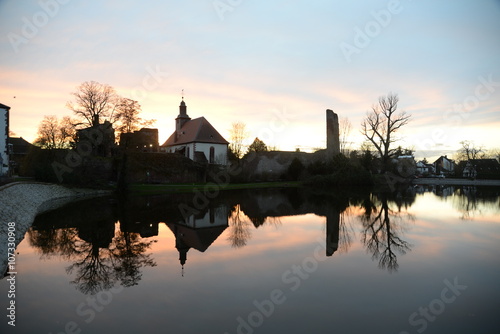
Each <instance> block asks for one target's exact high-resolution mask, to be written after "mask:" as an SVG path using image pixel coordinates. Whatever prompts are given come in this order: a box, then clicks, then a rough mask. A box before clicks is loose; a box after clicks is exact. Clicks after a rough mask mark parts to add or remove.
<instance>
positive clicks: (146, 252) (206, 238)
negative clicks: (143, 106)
mask: <svg viewBox="0 0 500 334" xmlns="http://www.w3.org/2000/svg"><path fill="white" fill-rule="evenodd" d="M414 198H415V193H403V194H401V193H400V194H394V195H390V196H388V195H383V194H382V195H381V194H378V195H372V194H370V193H369V192H358V193H353V194H348V195H347V194H343V193H340V192H315V191H312V190H304V189H297V188H292V189H261V190H255V189H254V190H238V191H225V192H221V193H220V195H219V196H217V197H216V198H214V199H212V200H211V201H209V202H207V203H206V205H205V206H204V207H203V208H197V209H193V210H189V211H188V212H189V214H186V213H185V212H186V211H185V210H180V209H179V208H180V204H182V203H184V204H185V203H193V194H191V193H186V194H170V195H162V196H146V197H131V198H122V199H116V198H104V199H103V198H100V199H94V200H86V201H80V202H76V203H72V204H70V205H67V206H65V207H63V208H60V209H58V210H54V211H51V212H46V213H44V214H41V215H39V216H37V217H36V219H35V222H34V224H33V226H32V228H31V229H30V230H29V232H28V238H29V242H30V243H31V245H32V246H34V247H35V248H37V249H38V250H39V252H40V254H41V257H42V258H44V257H45V258H48V257H53V256H60V257H62V258H63V259H65V260H69V261H70V262H71V265H69V266H68V267H67V273H68V274H69V275H70V276H71V277H72V281H71V283H72V284H74V285H75V287H76V288H77V289H78V290H80V291H81V292H83V293H85V294H95V293H97V292H99V291H102V290H106V289H109V288H111V287H113V286H114V285H116V284H120V285H123V286H125V287H130V286H134V285H137V284H139V282H140V280H141V278H142V271H143V270H144V268H146V267H154V266H156V265H157V264H156V262H155V260H154V258H153V254H152V250H151V249H152V245H153V244H154V243H155V242H157V240H156V238H155V237H157V236H158V235H159V232H160V224H164V225H165V226H166V227H168V229H169V230H170V231H171V233H172V234H173V235H174V236H175V244H172V245H171V246H172V248H174V247H175V249H176V250H177V251H178V254H179V257H178V259H179V262H178V265H179V266H180V267H181V273H182V274H184V267H185V266H186V264H187V263H188V253H190V250H191V249H194V250H196V251H197V252H201V253H204V252H206V251H207V250H208V249H209V248H210V247H211V246H212V245H213V244H214V243H215V242H216V240H218V239H219V238H220V237H221V235H223V234H225V235H226V238H227V241H228V242H229V244H230V246H231V247H233V248H235V249H238V248H242V247H249V246H248V244H249V240H251V238H252V234H253V233H256V230H258V229H259V228H261V227H263V226H264V225H274V226H276V227H278V228H286V227H283V226H281V225H282V222H281V218H282V217H286V216H293V215H295V216H298V215H306V214H311V213H312V214H315V215H317V216H320V217H324V218H325V236H324V238H325V239H324V240H325V249H326V250H325V255H326V256H327V257H332V256H336V254H338V253H343V252H347V251H348V250H349V247H350V245H351V242H352V240H353V239H354V238H355V234H356V233H355V232H354V229H353V227H352V221H353V219H352V218H353V217H354V218H355V217H357V216H360V218H359V219H360V221H361V223H362V232H361V235H362V241H363V243H364V245H365V247H366V249H367V250H368V251H369V252H370V253H371V254H372V258H373V259H374V260H378V261H379V265H380V267H381V268H383V269H387V270H389V271H395V270H397V268H398V264H397V256H398V255H401V254H404V253H405V252H406V251H408V250H410V247H411V246H410V245H409V244H408V243H407V242H406V241H405V240H403V227H404V225H405V222H406V221H409V220H411V217H410V216H407V215H406V216H405V214H403V213H402V212H403V211H404V210H403V211H402V208H404V207H407V206H409V205H411V203H412V202H413V201H414ZM359 212H362V214H361V215H360V214H359ZM183 213H184V214H183ZM312 242H314V241H312Z"/></svg>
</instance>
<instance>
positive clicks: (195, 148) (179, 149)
mask: <svg viewBox="0 0 500 334" xmlns="http://www.w3.org/2000/svg"><path fill="white" fill-rule="evenodd" d="M228 144H229V143H228V141H227V140H225V139H224V138H223V137H222V136H221V135H220V134H219V132H217V130H215V128H214V127H213V126H212V124H210V122H208V121H207V120H206V119H205V117H199V118H195V119H191V118H190V117H189V116H188V115H187V107H186V103H185V102H184V98H183V99H182V101H181V104H180V106H179V115H178V116H177V118H176V119H175V131H174V133H172V135H171V136H170V137H169V138H168V139H167V141H166V142H165V143H164V144H163V145H161V146H160V152H165V153H180V154H182V155H184V156H186V157H187V158H189V159H191V160H193V161H196V162H201V163H210V164H218V165H226V164H227V146H228Z"/></svg>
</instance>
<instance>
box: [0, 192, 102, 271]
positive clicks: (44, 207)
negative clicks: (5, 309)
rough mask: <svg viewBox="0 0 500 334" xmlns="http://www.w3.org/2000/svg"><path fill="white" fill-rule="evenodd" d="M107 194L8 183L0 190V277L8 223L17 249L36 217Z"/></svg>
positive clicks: (5, 256)
mask: <svg viewBox="0 0 500 334" xmlns="http://www.w3.org/2000/svg"><path fill="white" fill-rule="evenodd" d="M109 193H110V192H109V191H105V190H91V189H75V188H71V189H70V188H66V187H63V186H60V185H56V184H47V183H24V182H23V183H11V184H7V185H5V186H2V187H0V277H2V276H3V273H5V271H6V267H7V259H8V253H7V243H8V231H9V225H8V224H9V223H12V222H13V223H15V226H14V230H15V234H16V236H15V244H16V247H17V245H18V244H19V243H20V242H21V241H22V240H23V239H24V235H25V234H26V231H27V230H28V228H29V227H30V226H31V224H32V223H33V221H34V219H35V217H36V215H37V214H39V213H41V212H44V211H48V210H51V209H55V208H57V207H58V206H60V205H63V204H65V203H68V202H71V201H73V200H75V199H78V198H81V197H90V196H103V195H107V194H109ZM10 225H13V224H10ZM11 230H12V228H11Z"/></svg>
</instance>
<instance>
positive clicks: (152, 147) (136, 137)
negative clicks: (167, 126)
mask: <svg viewBox="0 0 500 334" xmlns="http://www.w3.org/2000/svg"><path fill="white" fill-rule="evenodd" d="M120 147H122V148H125V149H127V150H135V151H140V152H158V129H148V128H142V129H140V130H139V131H134V132H131V133H122V134H121V135H120Z"/></svg>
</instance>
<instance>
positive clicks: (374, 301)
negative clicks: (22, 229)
mask: <svg viewBox="0 0 500 334" xmlns="http://www.w3.org/2000/svg"><path fill="white" fill-rule="evenodd" d="M499 195H500V189H498V188H492V187H490V188H476V187H437V186H426V187H423V186H415V187H410V188H408V189H406V190H404V191H400V192H397V193H370V192H363V191H356V192H354V191H353V192H349V193H345V189H341V190H339V191H331V192H317V191H313V190H310V189H309V190H307V189H301V188H283V189H252V190H234V191H221V192H218V193H214V194H211V196H209V197H211V198H210V199H207V197H205V196H202V195H201V194H199V193H197V194H193V193H179V194H165V195H161V196H160V195H159V196H137V197H129V198H126V199H118V198H112V197H107V198H98V199H92V200H84V201H79V202H75V203H71V204H69V205H66V206H64V207H62V208H60V209H57V210H54V211H50V212H46V213H44V214H41V215H39V216H37V217H36V219H35V221H34V223H33V226H32V227H31V228H30V229H29V230H28V232H27V233H26V235H25V237H24V240H23V241H22V242H21V243H20V244H19V245H18V247H17V252H18V254H17V256H16V265H17V271H18V275H17V276H16V297H15V302H16V312H17V313H16V328H15V331H13V328H12V327H10V326H8V325H7V320H8V319H7V320H6V318H5V316H3V317H4V320H3V321H2V324H1V325H0V326H1V327H0V328H1V331H0V332H2V333H8V332H9V333H10V332H16V333H54V334H55V333H220V334H225V333H228V334H233V333H245V334H250V333H386V334H391V333H394V334H403V333H423V332H425V333H494V332H497V331H498V328H500V317H499V314H500V284H499V282H500V196H499ZM0 290H1V291H8V282H7V280H6V278H4V279H3V280H1V281H0ZM0 298H1V300H2V305H3V306H4V308H3V309H4V312H6V311H5V308H6V307H7V306H8V305H7V295H6V293H2V296H1V297H0Z"/></svg>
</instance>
